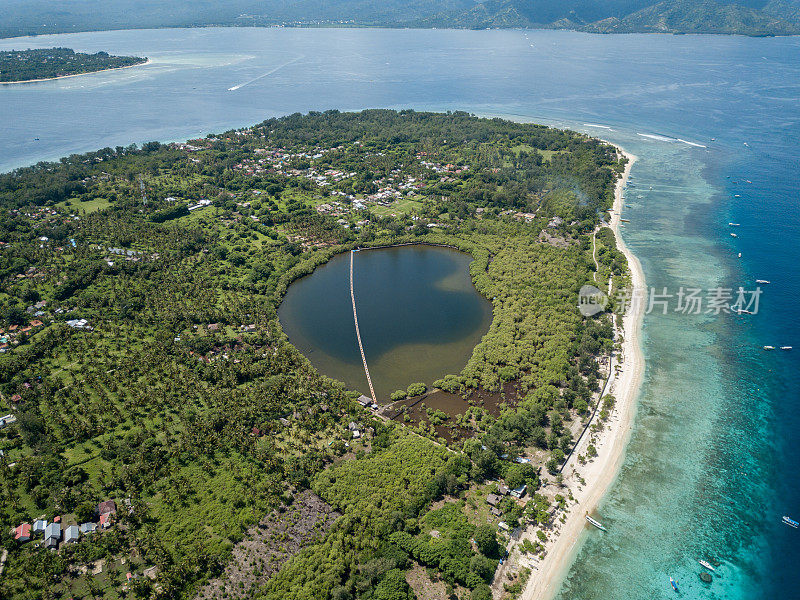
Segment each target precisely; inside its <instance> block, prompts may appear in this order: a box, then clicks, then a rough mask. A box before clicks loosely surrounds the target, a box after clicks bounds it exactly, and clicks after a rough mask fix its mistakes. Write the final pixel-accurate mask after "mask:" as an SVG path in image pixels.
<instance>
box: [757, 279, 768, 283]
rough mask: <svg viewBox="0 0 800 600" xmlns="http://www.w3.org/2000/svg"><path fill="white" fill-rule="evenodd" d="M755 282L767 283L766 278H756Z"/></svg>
mask: <svg viewBox="0 0 800 600" xmlns="http://www.w3.org/2000/svg"><path fill="white" fill-rule="evenodd" d="M756 283H769V280H767V279H756Z"/></svg>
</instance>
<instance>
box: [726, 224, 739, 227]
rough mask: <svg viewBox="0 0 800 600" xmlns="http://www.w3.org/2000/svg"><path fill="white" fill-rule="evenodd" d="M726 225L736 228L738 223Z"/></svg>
mask: <svg viewBox="0 0 800 600" xmlns="http://www.w3.org/2000/svg"><path fill="white" fill-rule="evenodd" d="M728 225H730V226H731V227H738V226H739V223H728Z"/></svg>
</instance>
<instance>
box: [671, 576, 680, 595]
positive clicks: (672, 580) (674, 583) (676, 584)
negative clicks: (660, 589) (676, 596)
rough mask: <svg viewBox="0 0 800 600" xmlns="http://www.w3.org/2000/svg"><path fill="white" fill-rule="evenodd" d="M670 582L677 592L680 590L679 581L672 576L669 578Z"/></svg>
mask: <svg viewBox="0 0 800 600" xmlns="http://www.w3.org/2000/svg"><path fill="white" fill-rule="evenodd" d="M669 584H670V585H671V586H672V589H673V590H675V591H676V592H677V591H678V582H677V581H675V580H674V579H673V578H672V577H670V578H669Z"/></svg>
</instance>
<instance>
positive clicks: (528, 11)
mask: <svg viewBox="0 0 800 600" xmlns="http://www.w3.org/2000/svg"><path fill="white" fill-rule="evenodd" d="M0 10H1V11H2V14H3V19H2V22H0V37H12V36H20V35H32V34H45V33H64V32H72V31H92V30H104V29H128V28H149V27H199V26H209V25H224V26H273V25H283V26H300V27H336V26H351V27H377V26H382V27H450V28H464V29H488V28H510V27H530V28H550V29H575V30H579V31H588V32H592V33H635V32H645V33H728V34H731V33H736V34H744V35H791V34H800V0H735V1H734V0H697V1H693V0H667V1H664V2H653V0H381V1H379V2H376V1H375V0H228V1H226V2H219V1H218V0H58V1H56V0H0Z"/></svg>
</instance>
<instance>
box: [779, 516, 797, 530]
mask: <svg viewBox="0 0 800 600" xmlns="http://www.w3.org/2000/svg"><path fill="white" fill-rule="evenodd" d="M783 522H784V523H786V524H787V525H789V526H790V527H794V528H795V529H797V528H798V526H800V523H798V522H797V521H795V520H794V519H791V518H789V517H786V516H785V517H783Z"/></svg>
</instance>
